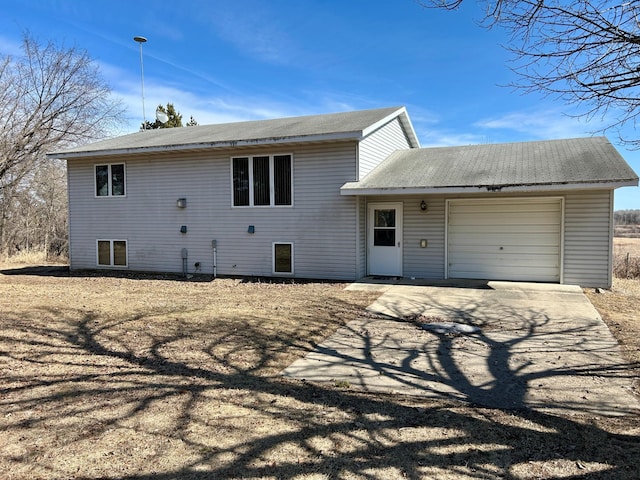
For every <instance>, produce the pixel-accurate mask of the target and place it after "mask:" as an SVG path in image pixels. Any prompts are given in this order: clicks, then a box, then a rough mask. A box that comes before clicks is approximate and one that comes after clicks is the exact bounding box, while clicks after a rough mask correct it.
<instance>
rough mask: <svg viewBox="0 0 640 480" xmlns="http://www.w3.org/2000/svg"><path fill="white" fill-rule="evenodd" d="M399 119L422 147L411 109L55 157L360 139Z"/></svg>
mask: <svg viewBox="0 0 640 480" xmlns="http://www.w3.org/2000/svg"><path fill="white" fill-rule="evenodd" d="M396 117H399V118H400V121H401V123H402V125H403V127H404V129H405V131H406V133H407V137H408V138H409V140H410V142H411V143H412V145H413V146H415V147H418V146H419V143H418V139H417V137H416V135H415V132H414V130H413V127H412V125H411V121H410V120H409V116H408V114H407V111H406V109H405V108H404V107H389V108H379V109H374V110H359V111H355V112H342V113H331V114H324V115H311V116H303V117H290V118H279V119H273V120H254V121H247V122H234V123H221V124H215V125H197V126H193V127H184V128H167V129H158V130H144V131H140V132H137V133H132V134H129V135H124V136H120V137H116V138H111V139H107V140H102V141H99V142H96V143H92V144H88V145H83V146H80V147H76V148H72V149H68V150H65V151H61V152H55V153H52V154H49V156H51V157H56V158H74V157H89V156H95V155H117V154H124V153H149V152H157V151H175V150H194V149H206V148H220V147H234V146H246V145H267V144H281V143H293V142H311V141H329V140H343V139H354V140H360V139H361V138H362V137H364V136H366V135H367V133H368V132H370V131H371V130H372V129H374V128H377V127H379V126H380V125H382V124H384V123H386V122H388V121H391V120H392V119H393V118H396Z"/></svg>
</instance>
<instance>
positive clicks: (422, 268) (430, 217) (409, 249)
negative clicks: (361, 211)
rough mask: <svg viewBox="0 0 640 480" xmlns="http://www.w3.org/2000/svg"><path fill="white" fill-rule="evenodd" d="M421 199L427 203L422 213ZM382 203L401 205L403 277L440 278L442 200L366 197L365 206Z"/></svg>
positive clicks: (409, 197)
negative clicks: (424, 241) (425, 209)
mask: <svg viewBox="0 0 640 480" xmlns="http://www.w3.org/2000/svg"><path fill="white" fill-rule="evenodd" d="M423 199H424V200H425V201H426V203H427V211H426V212H423V211H422V210H421V209H420V202H421V201H422V200H423ZM384 202H402V204H403V218H402V220H403V247H402V255H403V263H402V272H403V276H404V277H415V278H430V279H441V278H444V211H445V200H444V197H435V196H432V197H428V196H399V195H390V196H371V197H367V203H384ZM367 228H368V226H367ZM367 232H368V230H367ZM422 239H425V240H427V247H426V248H421V247H420V240H422Z"/></svg>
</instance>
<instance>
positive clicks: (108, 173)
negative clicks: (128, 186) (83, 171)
mask: <svg viewBox="0 0 640 480" xmlns="http://www.w3.org/2000/svg"><path fill="white" fill-rule="evenodd" d="M124 176H125V174H124V163H112V164H109V165H96V196H97V197H111V196H123V195H124V194H125V187H124V184H125V178H124Z"/></svg>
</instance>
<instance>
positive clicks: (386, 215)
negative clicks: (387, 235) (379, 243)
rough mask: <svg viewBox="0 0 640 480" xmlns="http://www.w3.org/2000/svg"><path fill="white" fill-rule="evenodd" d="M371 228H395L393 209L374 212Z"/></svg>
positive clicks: (394, 212)
mask: <svg viewBox="0 0 640 480" xmlns="http://www.w3.org/2000/svg"><path fill="white" fill-rule="evenodd" d="M373 226H374V227H395V226H396V211H395V209H390V210H375V211H374V225H373Z"/></svg>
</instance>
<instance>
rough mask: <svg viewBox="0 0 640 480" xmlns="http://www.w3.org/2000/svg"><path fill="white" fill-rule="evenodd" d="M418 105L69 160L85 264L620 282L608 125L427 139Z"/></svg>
mask: <svg viewBox="0 0 640 480" xmlns="http://www.w3.org/2000/svg"><path fill="white" fill-rule="evenodd" d="M419 147H420V145H419V142H418V139H417V136H416V134H415V132H414V129H413V127H412V124H411V121H410V119H409V116H408V113H407V111H406V109H405V108H403V107H392V108H382V109H375V110H364V111H355V112H345V113H335V114H328V115H316V116H305V117H295V118H283V119H275V120H260V121H250V122H238V123H228V124H219V125H203V126H194V127H188V128H173V129H162V130H148V131H142V132H138V133H134V134H130V135H125V136H122V137H118V138H113V139H108V140H104V141H100V142H96V143H93V144H90V145H85V146H81V147H77V148H73V149H69V150H66V151H61V152H56V153H52V154H50V156H51V157H53V158H62V159H65V160H66V161H67V165H68V185H69V187H68V188H69V244H70V246H69V249H70V252H69V253H70V266H71V269H72V270H78V269H96V268H108V269H129V270H135V271H153V272H183V273H207V274H212V273H217V274H219V275H240V276H289V277H295V278H317V279H337V280H355V279H358V278H361V277H364V276H367V275H377V276H405V277H416V278H429V279H446V278H481V279H502V280H520V281H540V282H559V283H572V284H580V285H583V286H605V287H606V286H609V285H611V270H612V229H613V212H612V210H613V192H614V189H615V188H618V187H622V186H627V185H637V184H638V176H637V175H636V174H635V173H634V172H633V170H632V169H631V168H630V167H629V166H628V165H627V163H626V162H625V161H624V159H623V158H622V157H621V156H620V154H619V153H618V152H617V151H616V150H615V148H614V147H613V146H612V145H611V143H609V141H608V140H607V139H606V138H604V137H595V138H581V139H569V140H554V141H542V142H526V143H511V144H503V145H475V146H464V147H450V148H449V147H447V148H419Z"/></svg>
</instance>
